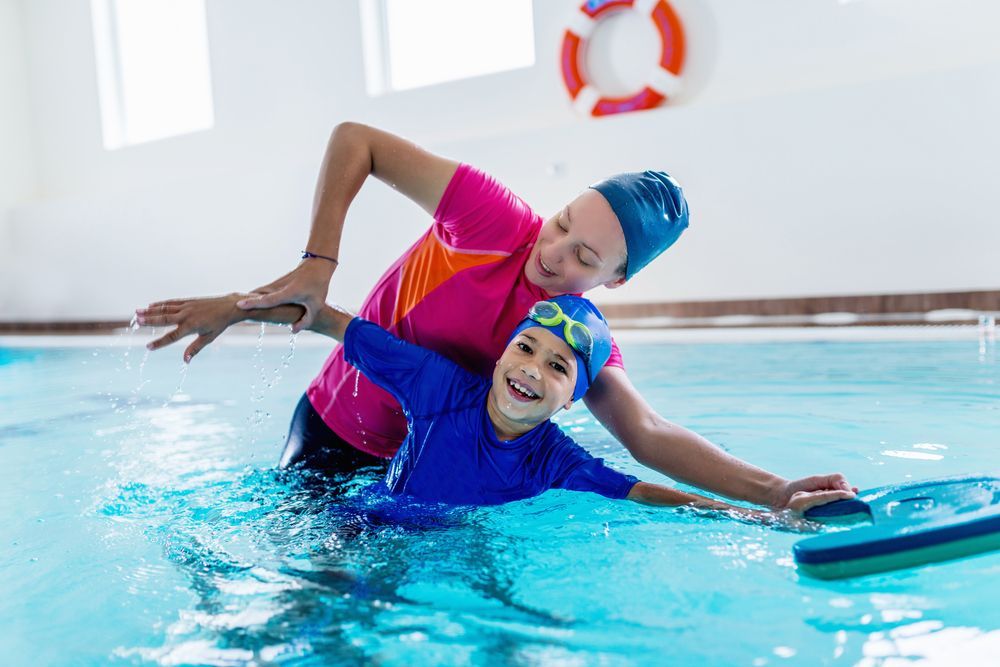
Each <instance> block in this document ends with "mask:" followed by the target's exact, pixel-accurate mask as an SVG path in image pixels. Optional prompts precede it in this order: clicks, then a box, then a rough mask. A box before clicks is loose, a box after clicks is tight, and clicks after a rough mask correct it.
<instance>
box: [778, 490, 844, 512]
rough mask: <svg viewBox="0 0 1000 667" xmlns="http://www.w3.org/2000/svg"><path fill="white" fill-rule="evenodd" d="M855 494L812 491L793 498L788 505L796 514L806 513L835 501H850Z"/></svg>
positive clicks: (800, 493) (798, 494)
mask: <svg viewBox="0 0 1000 667" xmlns="http://www.w3.org/2000/svg"><path fill="white" fill-rule="evenodd" d="M853 497H854V494H853V493H851V492H850V491H812V492H799V493H797V494H795V496H793V497H792V499H791V501H790V502H789V503H788V506H789V508H790V509H792V510H794V511H796V512H805V511H806V510H807V509H809V508H811V507H815V506H817V505H826V504H827V503H832V502H833V501H835V500H849V499H850V498H853Z"/></svg>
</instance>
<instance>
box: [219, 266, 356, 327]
mask: <svg viewBox="0 0 1000 667" xmlns="http://www.w3.org/2000/svg"><path fill="white" fill-rule="evenodd" d="M336 268H337V266H336V264H334V263H333V262H330V261H328V260H326V259H322V258H312V259H304V260H302V263H301V264H299V265H298V266H297V267H295V269H293V270H292V271H290V272H289V273H286V274H285V275H283V276H281V277H280V278H278V279H277V280H275V281H274V282H272V283H268V284H267V285H264V286H263V287H258V288H257V289H255V290H253V291H252V292H251V293H250V294H249V295H248V296H247V298H244V299H241V300H240V301H239V303H237V304H236V305H237V307H239V308H241V309H243V310H254V309H257V308H272V307H274V306H278V305H281V304H285V303H293V304H298V305H300V306H302V307H303V308H305V314H304V315H302V317H301V318H300V319H299V320H297V321H296V322H294V323H293V324H292V333H298V332H299V331H302V330H303V329H308V328H309V327H310V326H312V323H313V320H314V319H315V318H316V313H318V312H319V311H320V310H321V309H322V308H323V305H324V303H325V302H326V293H327V291H329V289H330V279H331V278H332V277H333V272H334V270H335V269H336ZM209 342H211V341H209Z"/></svg>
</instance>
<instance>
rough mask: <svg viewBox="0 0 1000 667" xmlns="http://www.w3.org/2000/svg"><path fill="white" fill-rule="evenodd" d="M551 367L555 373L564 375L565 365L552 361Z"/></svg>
mask: <svg viewBox="0 0 1000 667" xmlns="http://www.w3.org/2000/svg"><path fill="white" fill-rule="evenodd" d="M551 366H552V368H554V369H556V372H557V373H562V374H563V375H566V367H565V366H563V365H562V364H560V363H559V362H558V361H553V362H552V364H551Z"/></svg>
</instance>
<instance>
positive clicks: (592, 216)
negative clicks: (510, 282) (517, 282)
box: [524, 189, 626, 294]
mask: <svg viewBox="0 0 1000 667" xmlns="http://www.w3.org/2000/svg"><path fill="white" fill-rule="evenodd" d="M625 256H626V251H625V233H624V232H622V227H621V223H619V222H618V217H617V216H616V215H615V212H614V211H613V210H611V205H610V204H608V201H607V200H606V199H605V198H604V197H603V196H602V195H601V193H599V192H598V191H597V190H593V189H587V190H585V191H584V192H583V193H581V194H580V196H578V197H577V198H576V199H574V200H573V201H571V202H570V203H569V205H567V206H565V207H563V209H562V210H561V211H559V212H558V213H556V214H555V215H554V216H552V217H551V218H549V219H548V220H547V221H546V222H545V224H543V225H542V228H541V230H540V231H539V232H538V239H537V240H536V241H535V245H534V247H533V248H532V249H531V254H530V255H529V256H528V262H527V264H526V265H525V267H524V275H525V277H526V278H527V279H528V280H529V281H531V282H532V283H533V284H535V285H537V286H538V287H541V288H542V289H544V290H546V291H547V292H548V293H549V294H577V293H580V292H586V291H587V290H589V289H592V288H594V287H597V286H598V285H604V286H606V287H608V288H615V287H618V286H619V285H621V284H623V283H624V282H625V278H624V276H622V274H620V273H619V272H618V269H619V268H621V266H622V263H623V262H624V261H625Z"/></svg>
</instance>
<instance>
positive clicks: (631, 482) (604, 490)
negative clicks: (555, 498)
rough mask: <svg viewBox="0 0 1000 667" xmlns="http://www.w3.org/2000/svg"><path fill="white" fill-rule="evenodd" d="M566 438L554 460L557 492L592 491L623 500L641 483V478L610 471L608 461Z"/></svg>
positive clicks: (553, 482) (554, 481) (553, 484)
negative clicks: (566, 490) (563, 490)
mask: <svg viewBox="0 0 1000 667" xmlns="http://www.w3.org/2000/svg"><path fill="white" fill-rule="evenodd" d="M563 437H564V438H565V440H564V441H562V442H561V443H560V444H559V447H558V453H557V454H556V455H555V456H553V457H552V459H551V461H552V464H553V465H554V467H555V470H554V471H553V472H554V473H555V475H554V478H553V481H552V488H553V489H569V490H571V491H590V492H591V493H598V494H600V495H602V496H605V497H606V498H613V499H615V500H622V499H624V498H626V497H627V496H628V492H629V491H631V490H632V487H633V486H635V484H636V483H638V481H639V479H638V478H637V477H634V476H632V475H626V474H625V473H622V472H618V471H617V470H614V469H613V468H609V467H608V466H607V465H605V463H604V459H598V458H594V457H593V456H591V455H590V454H589V453H588V452H587V450H585V449H584V448H583V447H581V446H580V445H578V444H576V443H575V442H573V440H572V439H571V438H569V437H568V436H565V435H564V436H563Z"/></svg>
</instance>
